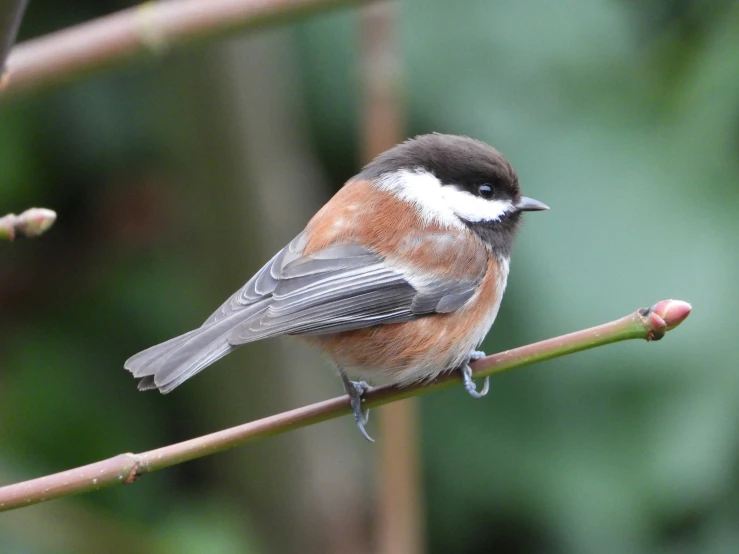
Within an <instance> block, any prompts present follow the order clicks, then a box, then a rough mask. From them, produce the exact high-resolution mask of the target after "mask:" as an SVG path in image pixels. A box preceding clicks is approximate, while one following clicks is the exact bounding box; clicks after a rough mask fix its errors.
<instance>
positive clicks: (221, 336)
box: [123, 310, 261, 394]
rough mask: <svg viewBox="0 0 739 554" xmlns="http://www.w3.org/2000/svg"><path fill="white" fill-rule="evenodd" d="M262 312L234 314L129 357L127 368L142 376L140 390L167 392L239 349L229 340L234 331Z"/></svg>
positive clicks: (139, 376)
mask: <svg viewBox="0 0 739 554" xmlns="http://www.w3.org/2000/svg"><path fill="white" fill-rule="evenodd" d="M260 312H261V310H260V311H259V312H257V313H256V314H255V313H254V311H253V310H245V311H244V313H234V314H232V315H231V316H230V317H226V318H224V319H222V320H220V321H217V322H215V323H210V324H208V325H205V326H204V327H200V328H199V329H195V330H193V331H190V332H189V333H185V334H184V335H180V336H179V337H175V338H173V339H170V340H168V341H166V342H163V343H161V344H157V345H156V346H152V347H151V348H147V349H146V350H144V351H142V352H139V353H138V354H136V355H134V356H132V357H131V358H129V359H128V360H126V363H125V364H124V365H123V367H125V368H126V369H127V370H128V371H130V372H131V373H132V374H133V376H134V377H136V378H139V379H140V381H139V384H138V388H139V390H149V389H155V388H156V389H159V392H161V393H163V394H166V393H168V392H170V391H172V390H173V389H175V388H176V387H178V386H179V385H181V384H182V383H184V382H185V381H187V380H188V379H189V378H190V377H192V376H193V375H195V374H196V373H199V372H200V371H202V370H203V369H205V368H206V367H208V366H209V365H210V364H212V363H214V362H215V361H217V360H219V359H221V358H222V357H223V356H225V355H226V354H228V353H229V352H231V351H232V350H233V349H234V348H236V346H234V345H232V344H231V343H230V342H229V336H230V334H231V331H233V329H234V327H235V326H237V325H238V324H240V323H241V322H243V321H244V320H245V319H248V318H249V317H253V316H255V315H259V313H260Z"/></svg>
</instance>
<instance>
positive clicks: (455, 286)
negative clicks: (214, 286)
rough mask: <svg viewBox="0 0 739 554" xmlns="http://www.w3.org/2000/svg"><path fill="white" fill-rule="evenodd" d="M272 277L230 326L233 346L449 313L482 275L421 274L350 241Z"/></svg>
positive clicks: (293, 263) (291, 264)
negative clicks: (254, 306) (265, 292)
mask: <svg viewBox="0 0 739 554" xmlns="http://www.w3.org/2000/svg"><path fill="white" fill-rule="evenodd" d="M274 275H275V283H274V285H273V288H272V292H271V293H270V300H269V302H268V303H266V305H265V306H264V309H262V310H260V311H259V312H257V313H254V314H253V315H250V316H249V317H248V318H246V319H245V320H244V321H242V322H240V323H239V325H238V326H237V327H236V328H234V330H233V332H232V334H231V335H230V337H229V342H230V343H231V344H244V343H247V342H252V341H255V340H260V339H263V338H267V337H272V336H276V335H315V334H324V333H337V332H341V331H348V330H352V329H360V328H363V327H370V326H373V325H378V324H382V323H397V322H400V321H407V320H409V319H414V318H416V317H421V316H424V315H428V314H432V313H445V312H452V311H455V310H457V309H459V308H460V307H461V306H462V305H464V303H465V302H467V300H469V299H470V297H472V295H473V294H474V293H475V290H476V288H477V285H478V284H479V282H480V280H481V279H482V278H483V276H484V275H482V274H481V275H477V276H474V277H471V278H469V279H462V280H459V279H456V280H455V279H443V278H429V277H428V276H420V275H418V274H417V273H415V274H414V273H413V272H411V271H408V270H404V269H403V268H402V267H401V266H398V265H397V264H393V263H390V262H388V260H386V259H385V258H383V257H382V256H380V255H379V254H376V253H373V252H371V251H370V250H368V249H365V248H364V247H362V246H359V245H354V244H348V245H339V246H333V247H331V248H328V249H326V250H323V251H321V252H319V253H318V254H315V255H309V256H301V257H299V258H296V259H294V260H291V261H289V262H288V263H286V264H284V265H282V267H281V268H280V269H279V270H278V271H276V272H274Z"/></svg>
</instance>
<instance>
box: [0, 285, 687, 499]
mask: <svg viewBox="0 0 739 554" xmlns="http://www.w3.org/2000/svg"><path fill="white" fill-rule="evenodd" d="M690 310H691V306H690V304H688V303H687V302H683V301H681V300H662V301H661V302H658V303H657V304H655V305H654V306H652V307H651V308H642V309H640V310H637V311H636V312H634V313H632V314H631V315H627V316H626V317H623V318H621V319H618V320H616V321H612V322H610V323H605V324H603V325H599V326H598V327H591V328H590V329H584V330H582V331H577V332H575V333H570V334H569V335H563V336H561V337H556V338H553V339H548V340H544V341H541V342H537V343H534V344H529V345H527V346H522V347H520V348H514V349H513V350H506V351H505V352H501V353H499V354H494V355H493V356H488V357H487V358H483V359H482V360H478V361H476V362H474V363H473V364H471V365H472V368H473V370H474V375H475V377H477V378H480V377H486V376H488V375H493V374H495V373H502V372H503V371H508V370H511V369H515V368H518V367H522V366H525V365H529V364H533V363H537V362H543V361H545V360H550V359H552V358H557V357H559V356H565V355H567V354H573V353H575V352H580V351H582V350H588V349H590V348H595V347H597V346H603V345H606V344H611V343H613V342H619V341H623V340H629V339H646V340H647V341H655V340H659V339H661V338H662V337H663V336H664V334H665V332H667V331H669V330H671V329H674V328H675V327H677V326H678V325H679V324H680V323H682V322H683V321H684V320H685V318H687V317H688V315H690ZM459 381H460V378H459V375H458V372H452V373H447V374H446V375H443V376H441V377H439V378H438V379H436V380H434V381H432V382H431V383H428V384H418V385H413V386H410V387H406V388H396V387H378V388H375V389H373V390H372V391H370V392H369V393H367V394H366V397H365V405H366V407H367V408H374V407H376V406H381V405H383V404H388V403H390V402H395V401H398V400H401V399H403V398H408V397H411V396H419V395H421V394H426V393H428V392H431V391H435V390H440V389H444V388H448V387H451V386H452V385H457V384H458V382H459ZM350 412H351V407H350V405H349V398H348V397H347V396H340V397H338V398H333V399H331V400H325V401H323V402H318V403H316V404H311V405H310V406H304V407H302V408H297V409H295V410H290V411H288V412H283V413H281V414H277V415H273V416H270V417H266V418H264V419H259V420H257V421H252V422H250V423H245V424H243V425H239V426H237V427H232V428H230V429H224V430H223V431H218V432H216V433H211V434H209V435H204V436H202V437H198V438H195V439H190V440H188V441H184V442H180V443H177V444H173V445H170V446H164V447H162V448H157V449H156V450H150V451H148V452H143V453H141V454H131V453H128V454H119V455H118V456H115V457H113V458H108V459H107V460H103V461H100V462H96V463H93V464H89V465H86V466H82V467H78V468H76V469H70V470H69V471H63V472H61V473H55V474H53V475H48V476H46V477H40V478H38V479H32V480H30V481H25V482H22V483H17V484H14V485H8V486H5V487H0V511H6V510H13V509H16V508H21V507H23V506H30V505H31V504H37V503H39V502H44V501H46V500H52V499H54V498H59V497H62V496H71V495H73V494H78V493H82V492H88V491H94V490H98V489H102V488H104V487H109V486H111V485H116V484H121V483H123V484H127V483H133V482H134V481H136V479H138V478H139V477H140V476H141V475H143V474H144V473H150V472H152V471H157V470H159V469H164V468H165V467H169V466H172V465H175V464H180V463H182V462H186V461H189V460H193V459H195V458H200V457H203V456H207V455H209V454H215V453H216V452H223V451H225V450H228V449H230V448H233V447H235V446H239V445H242V444H245V443H247V442H250V441H254V440H257V439H262V438H265V437H271V436H273V435H279V434H281V433H286V432H287V431H292V430H293V429H299V428H300V427H306V426H308V425H313V424H315V423H320V422H322V421H326V420H328V419H334V418H337V417H339V416H342V415H344V414H348V413H350Z"/></svg>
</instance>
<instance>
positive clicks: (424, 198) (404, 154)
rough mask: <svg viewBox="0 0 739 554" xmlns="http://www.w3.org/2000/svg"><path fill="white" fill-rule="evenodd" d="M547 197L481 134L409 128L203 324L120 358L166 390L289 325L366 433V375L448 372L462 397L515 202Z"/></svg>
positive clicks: (498, 280)
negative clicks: (327, 368)
mask: <svg viewBox="0 0 739 554" xmlns="http://www.w3.org/2000/svg"><path fill="white" fill-rule="evenodd" d="M547 209H549V208H548V206H546V205H545V204H543V203H541V202H539V201H537V200H533V199H531V198H527V197H525V196H521V193H520V190H519V186H518V177H517V176H516V173H515V171H514V170H513V167H512V166H511V164H510V163H508V161H507V160H506V159H505V158H504V157H503V155H502V154H501V153H500V152H498V151H497V150H496V149H495V148H493V147H492V146H489V145H488V144H485V143H484V142H480V141H478V140H474V139H471V138H468V137H464V136H456V135H446V134H439V133H433V134H427V135H420V136H417V137H415V138H413V139H410V140H407V141H405V142H403V143H401V144H398V145H396V146H395V147H393V148H391V149H390V150H387V151H386V152H384V153H382V154H380V155H379V156H377V157H376V158H375V159H374V160H373V161H372V162H370V163H369V164H367V165H366V166H365V167H364V168H363V169H362V171H361V172H360V173H359V174H358V175H356V176H355V177H353V178H351V179H349V180H348V181H347V182H346V184H345V185H344V186H343V187H342V188H341V189H340V190H339V192H337V193H336V195H334V197H333V198H331V200H329V201H328V203H326V204H325V205H324V206H323V207H322V208H321V209H320V210H319V211H318V213H317V214H316V215H315V216H313V218H312V219H311V220H310V222H309V223H308V225H307V226H306V228H305V229H304V230H303V231H302V232H301V233H300V234H299V235H298V236H297V237H296V238H295V239H294V240H293V241H292V242H290V243H289V244H288V245H287V246H286V247H285V248H283V249H282V250H280V251H279V252H278V253H277V255H276V256H274V257H273V258H272V259H271V260H270V261H269V262H267V264H266V265H265V266H264V267H263V268H262V269H260V270H259V271H258V272H257V273H256V275H254V276H253V277H252V278H251V279H250V280H249V281H248V282H247V283H246V284H245V285H244V286H243V287H242V288H241V289H239V290H238V291H237V292H236V293H235V294H233V295H232V296H231V297H230V298H229V299H228V300H226V302H225V303H224V304H223V305H222V306H221V307H220V308H219V309H218V310H216V312H215V313H214V314H213V315H211V316H210V317H209V318H208V319H207V320H206V321H205V323H203V325H202V326H201V327H199V328H197V329H195V330H193V331H190V332H189V333H185V334H184V335H181V336H179V337H175V338H173V339H170V340H168V341H167V342H164V343H162V344H158V345H156V346H152V347H151V348H148V349H147V350H144V351H143V352H140V353H138V354H136V355H135V356H133V357H131V358H129V359H128V360H127V361H126V363H125V368H126V369H127V370H129V371H130V372H131V373H132V374H133V376H134V377H136V378H139V379H140V381H139V383H138V388H139V389H140V390H148V389H159V391H160V392H162V393H168V392H170V391H172V390H173V389H174V388H175V387H177V386H179V385H181V384H182V383H184V382H185V381H186V380H187V379H189V378H191V377H192V376H193V375H195V374H196V373H199V372H200V371H202V370H203V369H205V368H206V367H207V366H209V365H210V364H212V363H213V362H215V361H216V360H218V359H220V358H222V357H223V356H225V355H226V354H228V353H230V352H231V351H232V350H234V349H235V348H237V347H238V346H240V345H242V344H246V343H249V342H254V341H257V340H261V339H266V338H269V337H276V336H280V335H293V336H297V337H300V338H302V339H304V340H305V341H306V342H308V343H309V344H312V345H314V346H316V347H318V348H319V349H320V350H322V351H323V352H325V353H326V354H328V356H329V357H330V358H331V359H332V360H333V362H334V363H335V364H336V367H337V369H338V373H339V375H340V376H341V378H342V382H343V384H344V389H345V390H346V392H347V394H348V395H349V397H350V398H351V406H352V410H353V413H354V419H355V421H356V423H357V426H358V427H359V430H360V431H361V432H362V434H363V435H364V436H365V438H367V439H368V440H370V441H371V440H372V439H371V438H370V437H369V435H368V434H367V432H366V430H365V424H366V423H367V417H368V412H363V411H362V405H361V401H362V395H363V394H364V393H365V392H366V391H367V390H369V388H370V386H369V385H368V384H367V381H370V382H372V383H374V384H376V385H384V384H397V385H400V386H403V385H409V384H412V383H416V382H419V381H429V380H432V379H433V378H435V377H437V376H438V375H440V374H442V373H445V372H448V371H452V370H456V371H460V372H461V374H462V377H463V381H464V386H465V388H466V389H467V391H468V392H469V393H470V394H471V395H472V396H474V397H481V396H484V395H485V394H486V393H487V390H488V380H487V379H486V380H485V383H484V386H483V389H482V390H481V391H478V390H477V389H476V387H475V384H474V382H473V380H472V370H471V369H470V367H469V362H470V361H473V360H476V359H479V358H481V357H484V356H485V354H484V353H482V352H479V351H477V350H476V348H477V347H478V346H479V345H480V343H481V342H482V340H483V339H484V338H485V335H486V334H487V333H488V330H489V329H490V327H491V326H492V324H493V322H494V321H495V317H496V316H497V314H498V308H499V307H500V302H501V299H502V298H503V292H504V291H505V288H506V283H507V280H508V269H509V265H510V256H511V248H512V246H513V240H514V237H515V234H516V231H517V229H518V227H519V224H520V221H521V213H522V212H526V211H539V210H547ZM349 376H352V378H357V379H360V380H358V381H352V380H350V377H349ZM365 380H366V381H365Z"/></svg>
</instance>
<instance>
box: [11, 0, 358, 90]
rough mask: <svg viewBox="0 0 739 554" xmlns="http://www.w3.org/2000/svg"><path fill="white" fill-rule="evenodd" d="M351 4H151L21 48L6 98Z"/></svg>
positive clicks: (298, 0) (308, 0) (210, 0)
mask: <svg viewBox="0 0 739 554" xmlns="http://www.w3.org/2000/svg"><path fill="white" fill-rule="evenodd" d="M349 1H350V0H169V1H167V2H146V3H144V4H141V5H139V6H136V7H134V8H130V9H127V10H123V11H120V12H117V13H114V14H111V15H108V16H105V17H101V18H99V19H96V20H94V21H90V22H88V23H82V24H80V25H75V26H74V27H69V28H68V29H64V30H62V31H58V32H56V33H52V34H49V35H46V36H43V37H40V38H37V39H33V40H29V41H26V42H23V43H21V44H19V45H18V46H16V47H15V48H14V49H13V51H12V52H11V53H10V56H9V58H8V63H7V67H8V71H7V79H6V81H7V82H6V83H5V87H4V88H2V89H0V98H4V97H6V96H10V95H14V94H17V93H20V92H25V91H31V90H38V89H41V88H46V87H50V86H53V85H57V84H60V83H63V82H70V81H75V80H77V79H79V78H80V77H83V76H85V75H87V74H89V73H92V72H95V71H100V70H102V69H106V68H110V67H113V66H115V65H118V64H121V63H124V62H126V61H129V60H131V59H134V58H137V57H142V56H147V55H148V56H155V55H160V54H162V53H164V52H166V51H168V50H170V49H171V48H174V47H175V46H180V45H182V44H184V43H188V42H192V41H196V40H206V39H210V38H215V37H218V36H222V35H225V34H228V33H232V32H236V31H239V30H244V29H249V28H254V27H261V26H264V25H267V24H274V23H279V22H284V21H287V20H291V19H294V18H296V17H299V16H301V15H305V14H306V13H308V12H313V11H319V10H324V9H328V8H331V7H334V6H339V5H342V4H348V3H349Z"/></svg>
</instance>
